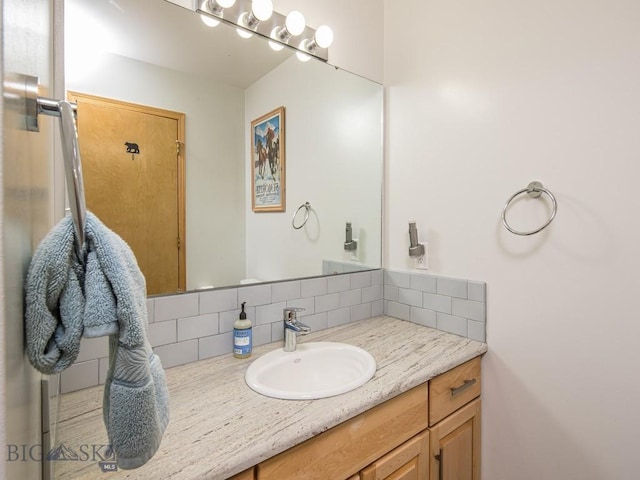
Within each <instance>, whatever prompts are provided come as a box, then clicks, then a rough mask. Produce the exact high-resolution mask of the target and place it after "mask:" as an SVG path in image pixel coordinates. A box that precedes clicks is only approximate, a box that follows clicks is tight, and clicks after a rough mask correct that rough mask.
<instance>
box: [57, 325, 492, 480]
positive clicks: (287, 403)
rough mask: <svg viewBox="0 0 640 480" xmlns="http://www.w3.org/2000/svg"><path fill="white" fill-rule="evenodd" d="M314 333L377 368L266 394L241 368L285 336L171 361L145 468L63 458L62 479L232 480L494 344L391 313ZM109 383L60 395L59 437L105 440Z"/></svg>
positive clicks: (313, 337) (74, 441)
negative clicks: (242, 355) (291, 394)
mask: <svg viewBox="0 0 640 480" xmlns="http://www.w3.org/2000/svg"><path fill="white" fill-rule="evenodd" d="M310 341H336V342H344V343H349V344H352V345H356V346H359V347H362V348H365V349H366V350H367V351H369V352H370V353H371V355H373V357H374V358H375V360H376V363H377V366H378V368H377V371H376V374H375V376H374V377H373V378H372V379H371V380H370V381H369V382H368V383H366V384H365V385H363V386H362V387H360V388H357V389H356V390H353V391H351V392H348V393H345V394H343V395H339V396H336V397H330V398H324V399H320V400H304V401H291V400H278V399H273V398H268V397H264V396H262V395H259V394H257V393H255V392H253V391H252V390H251V389H249V388H248V387H247V386H246V384H245V383H244V374H245V371H246V369H247V366H248V365H249V364H250V363H251V361H252V360H254V359H255V358H257V357H259V356H260V355H262V354H264V353H266V352H268V351H271V350H273V349H276V348H279V347H280V346H281V345H280V342H277V343H271V344H269V345H263V346H260V347H257V348H254V351H253V356H252V357H251V358H249V359H244V360H238V359H235V358H233V356H232V355H225V356H222V357H216V358H211V359H208V360H202V361H199V362H195V363H191V364H188V365H183V366H180V367H175V368H171V369H169V370H167V381H168V385H169V391H170V395H171V422H170V423H169V426H168V427H167V431H166V432H165V435H164V438H163V441H162V445H161V446H160V449H159V450H158V452H157V453H156V455H155V456H154V458H153V459H151V460H150V461H149V462H148V463H147V464H146V465H144V466H143V467H141V468H139V469H136V470H119V471H118V472H111V473H102V472H101V470H100V467H99V466H98V464H97V461H92V460H91V459H89V460H87V461H56V462H53V463H54V468H55V478H56V479H74V480H75V479H91V480H94V479H101V478H104V479H108V480H116V479H122V478H130V479H137V480H139V479H154V480H159V479H172V480H176V479H189V480H191V479H211V480H217V479H225V478H227V477H230V476H232V475H234V474H236V473H239V472H241V471H243V470H245V469H247V468H249V467H251V466H253V465H256V464H257V463H259V462H261V461H263V460H265V459H267V458H269V457H272V456H274V455H276V454H278V453H280V452H282V451H284V450H286V449H288V448H290V447H292V446H294V445H296V444H298V443H300V442H303V441H304V440H307V439H308V438H311V437H312V436H314V435H316V434H318V433H321V432H323V431H325V430H327V429H329V428H331V427H333V426H335V425H337V424H339V423H341V422H344V421H346V420H348V419H349V418H352V417H354V416H356V415H358V414H359V413H362V412H364V411H365V410H368V409H370V408H372V407H374V406H375V405H378V404H380V403H382V402H384V401H385V400H388V399H389V398H392V397H394V396H396V395H399V394H400V393H402V392H404V391H406V390H408V389H410V388H412V387H414V386H417V385H419V384H421V383H424V382H426V381H427V380H429V379H430V378H432V377H434V376H436V375H439V374H440V373H443V372H445V371H447V370H450V369H451V368H453V367H456V366H457V365H460V364H461V363H464V362H465V361H467V360H470V359H471V358H473V357H476V356H478V355H480V354H482V353H484V352H486V351H487V346H486V344H484V343H479V342H476V341H473V340H468V339H466V338H463V337H459V336H457V335H452V334H448V333H445V332H441V331H438V330H433V329H431V328H427V327H422V326H419V325H414V324H412V323H409V322H405V321H402V320H397V319H395V318H391V317H378V318H373V319H368V320H364V321H360V322H356V323H351V324H347V325H343V326H340V327H334V328H330V329H328V330H323V331H320V332H316V333H312V334H310V335H308V336H305V337H302V338H301V339H300V342H301V343H305V342H310ZM102 392H103V387H102V386H99V387H94V388H90V389H86V390H81V391H79V392H73V393H69V394H66V395H63V396H62V398H61V409H60V413H59V430H58V432H59V433H58V438H57V439H56V444H59V443H60V442H62V443H64V444H65V445H66V446H68V447H71V448H74V446H78V445H101V444H106V443H108V441H107V435H106V431H105V428H104V424H103V421H102ZM98 460H99V459H98Z"/></svg>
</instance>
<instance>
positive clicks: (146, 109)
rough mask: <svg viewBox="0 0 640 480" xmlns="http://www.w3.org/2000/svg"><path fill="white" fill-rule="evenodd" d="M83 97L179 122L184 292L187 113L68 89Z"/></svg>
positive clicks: (183, 282) (182, 285) (183, 278)
mask: <svg viewBox="0 0 640 480" xmlns="http://www.w3.org/2000/svg"><path fill="white" fill-rule="evenodd" d="M72 97H75V98H82V100H84V101H85V102H87V103H92V104H100V105H103V104H108V105H113V106H114V107H116V108H119V109H122V110H130V111H134V112H138V113H145V114H147V115H156V116H159V117H164V118H170V119H172V120H176V121H177V122H178V143H177V144H176V153H177V160H178V165H177V169H178V238H179V242H180V248H179V249H178V292H184V291H185V290H186V288H187V237H186V233H187V227H186V202H185V197H186V152H185V150H186V149H185V141H184V140H185V118H186V115H185V114H184V113H181V112H174V111H172V110H165V109H162V108H156V107H150V106H148V105H141V104H138V103H131V102H124V101H122V100H115V99H112V98H107V97H100V96H97V95H90V94H87V93H80V92H75V91H71V90H68V91H67V99H72Z"/></svg>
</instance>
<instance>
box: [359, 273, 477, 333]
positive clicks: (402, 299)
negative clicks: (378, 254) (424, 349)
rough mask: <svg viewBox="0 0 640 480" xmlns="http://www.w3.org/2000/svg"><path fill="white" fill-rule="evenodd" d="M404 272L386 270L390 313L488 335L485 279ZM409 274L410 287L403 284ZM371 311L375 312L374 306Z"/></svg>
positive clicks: (452, 331) (422, 322) (387, 310)
mask: <svg viewBox="0 0 640 480" xmlns="http://www.w3.org/2000/svg"><path fill="white" fill-rule="evenodd" d="M402 273H403V272H393V271H385V272H384V278H385V285H384V299H385V307H384V308H385V312H386V313H387V315H391V316H393V317H397V318H401V319H403V320H410V321H411V322H414V323H417V324H420V325H425V326H428V327H432V328H437V329H439V330H445V331H447V332H451V333H456V334H458V335H463V336H468V337H469V338H473V339H476V340H477V339H484V338H485V322H486V283H485V282H477V281H471V280H462V279H456V278H447V277H440V276H437V275H430V274H423V273H415V272H410V273H409V272H407V273H405V274H404V275H402ZM407 276H408V278H409V283H410V287H402V286H399V285H401V284H403V283H406V280H407ZM363 302H364V298H363ZM407 309H409V313H408V314H407ZM371 313H372V316H373V315H375V309H374V308H372V312H371ZM481 341H484V340H481Z"/></svg>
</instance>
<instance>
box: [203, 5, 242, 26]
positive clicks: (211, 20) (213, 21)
mask: <svg viewBox="0 0 640 480" xmlns="http://www.w3.org/2000/svg"><path fill="white" fill-rule="evenodd" d="M234 1H235V0H234ZM207 3H209V0H204V2H202V5H201V6H200V8H201V9H202V10H205V9H206V6H207ZM200 20H202V23H204V24H205V25H206V26H207V27H217V26H218V25H220V22H219V21H218V20H216V19H215V18H211V17H210V16H208V15H203V14H202V13H201V14H200Z"/></svg>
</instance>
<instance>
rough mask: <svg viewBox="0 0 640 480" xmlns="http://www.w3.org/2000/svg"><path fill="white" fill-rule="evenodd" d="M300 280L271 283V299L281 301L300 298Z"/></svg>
mask: <svg viewBox="0 0 640 480" xmlns="http://www.w3.org/2000/svg"><path fill="white" fill-rule="evenodd" d="M300 288H301V284H300V281H299V280H297V281H295V282H282V283H274V284H272V285H271V301H272V302H282V301H285V300H294V299H296V298H300V296H301V295H300Z"/></svg>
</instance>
